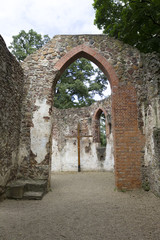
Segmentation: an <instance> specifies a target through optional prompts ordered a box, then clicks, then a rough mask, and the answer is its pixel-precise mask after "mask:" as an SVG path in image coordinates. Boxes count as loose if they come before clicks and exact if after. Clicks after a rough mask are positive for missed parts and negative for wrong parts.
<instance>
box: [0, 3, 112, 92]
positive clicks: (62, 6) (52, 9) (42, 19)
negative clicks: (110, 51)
mask: <svg viewBox="0 0 160 240" xmlns="http://www.w3.org/2000/svg"><path fill="white" fill-rule="evenodd" d="M92 3H93V0H3V1H1V4H0V34H1V35H2V37H3V38H4V40H5V42H6V44H7V46H9V45H10V43H11V42H12V36H14V35H17V34H18V33H19V32H20V31H21V30H25V31H26V32H28V31H29V30H30V29H33V30H35V31H36V32H37V33H41V34H42V35H45V34H48V35H49V36H50V37H51V38H52V37H53V36H55V35H57V34H101V33H102V31H100V30H98V29H97V27H96V26H95V25H94V18H95V11H94V9H93V7H92ZM108 90H109V89H108ZM109 93H110V90H109ZM107 95H108V92H107Z"/></svg>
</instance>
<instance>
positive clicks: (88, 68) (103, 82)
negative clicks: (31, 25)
mask: <svg viewBox="0 0 160 240" xmlns="http://www.w3.org/2000/svg"><path fill="white" fill-rule="evenodd" d="M49 40H50V38H49V36H48V35H44V36H43V37H42V35H41V34H38V33H37V32H35V31H33V30H32V29H31V30H29V32H28V33H26V32H25V31H24V30H22V31H21V32H20V33H19V34H18V35H16V36H13V42H12V43H11V46H10V47H9V48H10V49H12V53H13V55H15V56H16V58H17V59H18V60H19V61H23V60H24V59H25V58H26V57H27V56H28V55H29V54H32V53H34V52H35V51H36V50H37V49H39V48H41V47H42V46H43V45H44V44H45V43H47V42H48V41H49ZM106 88H107V78H106V77H105V75H104V74H103V73H102V72H101V71H100V70H99V69H98V68H94V67H93V65H92V64H91V62H90V61H89V60H87V59H84V58H81V59H78V60H76V61H75V62H74V63H72V64H71V65H70V66H69V67H68V68H67V69H66V70H65V71H64V73H63V74H62V76H61V78H60V80H59V81H58V83H57V85H56V89H55V94H54V105H55V107H57V108H71V107H83V106H88V105H90V104H91V103H93V102H94V101H95V100H94V97H95V95H96V94H98V95H100V96H103V91H104V90H105V89H106Z"/></svg>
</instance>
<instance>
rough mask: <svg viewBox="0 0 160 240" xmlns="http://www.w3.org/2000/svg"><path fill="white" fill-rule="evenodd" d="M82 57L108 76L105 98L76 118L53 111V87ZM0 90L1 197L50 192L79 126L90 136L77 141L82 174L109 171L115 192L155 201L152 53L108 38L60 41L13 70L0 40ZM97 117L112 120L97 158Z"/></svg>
mask: <svg viewBox="0 0 160 240" xmlns="http://www.w3.org/2000/svg"><path fill="white" fill-rule="evenodd" d="M80 57H84V58H87V59H89V60H91V61H92V62H94V63H95V64H96V65H97V66H98V67H99V68H100V69H101V70H102V71H103V72H104V74H105V75H106V76H107V78H108V80H109V82H110V85H111V89H112V94H111V99H110V100H105V101H104V102H103V101H102V102H99V103H96V104H95V105H92V106H90V107H89V108H87V109H85V108H83V109H80V110H79V112H77V111H76V110H73V109H70V110H57V109H55V108H54V107H53V94H54V89H55V86H56V83H57V81H58V79H59V78H60V76H61V74H62V73H63V71H64V70H65V69H66V67H68V66H69V65H70V64H71V63H72V62H74V61H75V60H76V59H77V58H80ZM0 84H1V87H0V195H1V197H2V196H3V197H4V196H5V194H7V196H8V197H12V196H14V197H15V198H27V197H28V198H36V197H35V195H36V196H37V198H41V196H42V195H43V193H44V192H45V191H48V190H49V188H50V176H51V169H52V170H57V171H59V170H64V171H65V170H67V171H68V170H75V165H74V164H73V166H72V165H71V163H70V161H68V160H67V158H71V155H74V154H75V153H74V152H75V147H74V146H75V145H76V144H77V143H76V142H75V141H76V138H72V139H71V138H67V135H72V134H73V135H74V134H75V132H74V131H75V129H76V124H77V120H78V119H79V121H80V123H81V128H82V129H81V132H82V133H83V135H85V134H86V135H88V134H90V135H92V137H88V138H85V137H84V138H82V139H81V149H82V159H83V160H82V163H81V164H82V170H100V171H101V170H103V171H106V170H111V169H112V168H114V174H115V184H116V187H117V188H118V189H121V190H131V189H134V188H140V187H143V188H144V189H145V190H149V189H151V191H152V192H154V193H155V194H156V195H158V196H160V56H159V55H158V54H155V53H151V54H143V53H140V52H139V51H138V50H137V49H135V48H133V47H131V46H129V45H126V44H124V43H122V42H120V41H118V40H115V39H114V38H109V37H107V36H106V35H58V36H55V37H54V38H53V39H52V40H51V41H50V42H48V43H47V44H46V45H45V46H43V47H42V48H41V49H39V50H38V51H36V52H35V53H34V54H32V55H30V56H28V57H27V58H26V59H25V60H24V62H23V63H21V64H19V63H18V62H17V61H16V59H15V58H14V57H13V56H12V54H11V53H10V52H9V51H8V49H7V47H6V45H5V42H4V40H3V38H2V37H0ZM101 112H104V113H105V115H106V116H109V115H111V119H112V120H111V122H106V130H107V129H108V130H107V131H108V132H107V138H108V150H107V147H106V152H103V154H102V152H101V151H99V153H98V150H97V149H98V142H99V140H98V138H99V137H98V124H97V123H98V120H99V116H100V114H101ZM106 119H107V117H106ZM108 119H109V118H108ZM72 120H73V122H72ZM62 125H63V127H62ZM110 126H112V127H111V129H112V131H110V130H109V129H110ZM72 127H73V128H72ZM112 139H113V140H112ZM112 143H113V144H112ZM63 149H65V152H63ZM67 153H68V154H69V155H67ZM113 155H114V157H113ZM88 156H89V157H88ZM56 157H57V159H59V161H57V163H56V164H55V165H54V159H55V158H56ZM62 158H63V159H62ZM65 159H66V160H65ZM100 159H101V160H100ZM60 161H61V165H60V164H59V162H60ZM65 161H66V163H67V165H66V166H64V165H65ZM113 161H114V163H113ZM72 163H73V162H72ZM58 164H59V165H58ZM14 183H15V184H14ZM106 184H107V183H106ZM12 185H13V186H14V187H13V188H14V189H12V188H11V186H12ZM37 189H38V190H37ZM33 192H36V194H35V193H34V194H33ZM39 192H41V193H39Z"/></svg>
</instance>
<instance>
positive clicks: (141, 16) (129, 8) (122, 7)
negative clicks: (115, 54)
mask: <svg viewBox="0 0 160 240" xmlns="http://www.w3.org/2000/svg"><path fill="white" fill-rule="evenodd" d="M93 7H94V9H95V10H96V14H95V21H94V23H95V25H97V27H98V28H99V29H103V32H104V33H105V34H108V35H109V36H111V37H115V38H118V39H119V40H122V41H124V42H125V43H128V44H130V45H132V46H135V47H137V48H138V49H139V50H140V51H142V52H153V51H156V52H159V53H160V0H94V3H93Z"/></svg>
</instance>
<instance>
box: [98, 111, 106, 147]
mask: <svg viewBox="0 0 160 240" xmlns="http://www.w3.org/2000/svg"><path fill="white" fill-rule="evenodd" d="M100 142H101V146H102V147H105V146H106V143H107V141H106V119H105V115H104V113H103V112H102V114H101V116H100Z"/></svg>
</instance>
